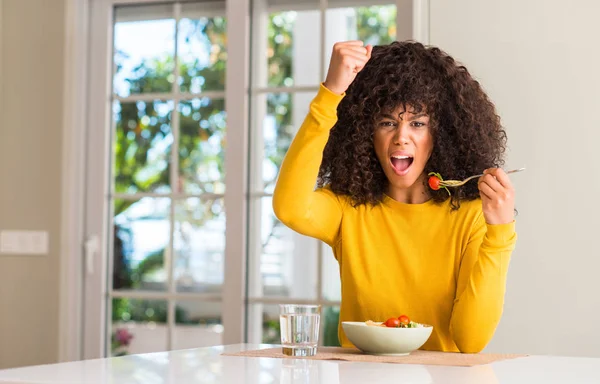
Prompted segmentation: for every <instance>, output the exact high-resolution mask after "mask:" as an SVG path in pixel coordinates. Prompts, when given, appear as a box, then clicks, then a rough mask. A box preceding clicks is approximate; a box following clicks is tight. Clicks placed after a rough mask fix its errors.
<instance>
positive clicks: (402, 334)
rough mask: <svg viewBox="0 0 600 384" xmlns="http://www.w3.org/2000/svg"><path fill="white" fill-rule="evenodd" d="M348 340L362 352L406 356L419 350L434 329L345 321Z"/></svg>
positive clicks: (426, 326)
mask: <svg viewBox="0 0 600 384" xmlns="http://www.w3.org/2000/svg"><path fill="white" fill-rule="evenodd" d="M342 327H343V328H344V333H346V336H347V337H348V340H350V342H351V343H352V344H354V346H355V347H356V348H358V349H360V350H361V351H363V352H365V353H369V354H373V355H388V356H404V355H408V354H410V353H411V352H412V351H415V350H417V349H419V348H420V347H421V346H422V345H423V344H425V342H426V341H427V340H428V339H429V337H430V336H431V332H432V331H433V327H432V326H431V325H424V326H423V327H420V328H387V327H375V326H369V325H366V324H365V323H364V322H358V321H343V322H342Z"/></svg>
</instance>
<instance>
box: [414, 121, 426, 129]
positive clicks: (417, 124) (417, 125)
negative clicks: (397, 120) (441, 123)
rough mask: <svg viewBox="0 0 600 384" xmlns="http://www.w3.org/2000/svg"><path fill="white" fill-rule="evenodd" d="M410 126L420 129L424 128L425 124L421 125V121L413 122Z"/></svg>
mask: <svg viewBox="0 0 600 384" xmlns="http://www.w3.org/2000/svg"><path fill="white" fill-rule="evenodd" d="M410 125H411V126H413V127H415V128H421V127H424V126H426V125H427V124H426V123H423V122H422V121H413V122H412V123H410Z"/></svg>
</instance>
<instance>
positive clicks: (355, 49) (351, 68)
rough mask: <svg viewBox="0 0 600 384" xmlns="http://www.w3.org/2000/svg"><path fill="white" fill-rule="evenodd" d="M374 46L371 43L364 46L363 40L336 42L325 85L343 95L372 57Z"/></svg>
mask: <svg viewBox="0 0 600 384" xmlns="http://www.w3.org/2000/svg"><path fill="white" fill-rule="evenodd" d="M372 51H373V47H372V46H371V45H367V46H366V47H364V46H363V42H362V41H357V40H354V41H344V42H340V43H335V45H334V46H333V53H332V54H331V61H330V62H329V70H328V71H327V78H326V80H325V83H324V84H323V85H325V87H326V88H327V89H329V90H330V91H331V92H334V93H337V94H339V95H341V94H342V93H344V92H346V90H347V89H348V87H349V86H350V84H352V82H353V81H354V79H355V78H356V75H357V74H358V72H360V71H361V70H362V69H363V68H364V67H365V64H367V62H368V61H369V59H370V58H371V52H372Z"/></svg>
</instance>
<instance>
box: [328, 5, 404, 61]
mask: <svg viewBox="0 0 600 384" xmlns="http://www.w3.org/2000/svg"><path fill="white" fill-rule="evenodd" d="M325 20H326V23H327V24H326V25H327V31H326V34H325V71H327V68H328V67H329V60H330V59H331V50H332V49H333V44H335V43H336V42H338V41H347V40H361V41H364V42H365V45H367V44H371V45H382V44H389V43H391V42H392V41H394V40H395V39H396V6H395V5H376V6H371V7H358V8H332V9H328V10H327V13H326V19H325Z"/></svg>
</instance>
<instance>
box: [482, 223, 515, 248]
mask: <svg viewBox="0 0 600 384" xmlns="http://www.w3.org/2000/svg"><path fill="white" fill-rule="evenodd" d="M486 226H487V232H486V234H485V243H486V244H487V245H488V246H492V247H502V246H506V245H509V244H514V243H515V242H516V237H517V234H516V232H515V221H514V220H513V222H511V223H508V224H486Z"/></svg>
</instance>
